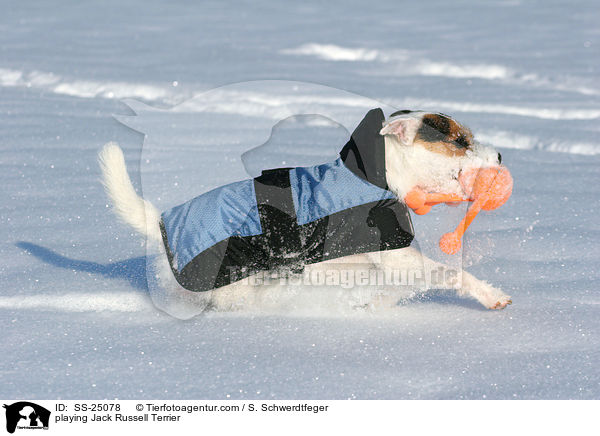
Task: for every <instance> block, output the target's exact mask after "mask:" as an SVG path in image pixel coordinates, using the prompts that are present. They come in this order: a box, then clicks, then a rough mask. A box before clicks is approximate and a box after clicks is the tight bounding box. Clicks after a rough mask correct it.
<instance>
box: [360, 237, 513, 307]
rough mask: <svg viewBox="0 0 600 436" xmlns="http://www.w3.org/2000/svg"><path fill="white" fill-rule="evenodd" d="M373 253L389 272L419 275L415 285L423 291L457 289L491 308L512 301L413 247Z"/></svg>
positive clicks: (473, 277)
mask: <svg viewBox="0 0 600 436" xmlns="http://www.w3.org/2000/svg"><path fill="white" fill-rule="evenodd" d="M370 256H371V261H372V262H373V263H375V264H377V265H378V266H379V267H380V268H383V269H384V270H386V271H388V272H389V273H390V274H393V272H394V271H397V272H398V274H397V275H402V274H404V275H407V276H408V277H411V276H412V277H415V276H418V278H419V280H418V282H415V283H414V284H413V285H416V286H417V287H418V288H419V289H420V290H421V291H427V290H429V289H440V288H451V289H456V290H457V292H458V294H459V295H468V296H471V297H473V298H475V299H476V300H477V301H479V302H480V303H481V304H483V305H484V306H485V307H487V308H489V309H503V308H505V307H506V306H507V305H508V304H511V303H512V301H511V299H510V297H509V296H508V295H506V294H504V293H503V292H502V291H501V290H500V289H498V288H495V287H493V286H492V285H490V284H489V283H487V282H485V281H483V280H479V279H477V278H476V277H475V276H473V275H472V274H470V273H468V272H466V271H464V270H462V269H459V270H456V269H454V268H452V267H449V266H447V265H444V264H442V263H439V262H436V261H434V260H432V259H430V258H428V257H427V256H425V255H423V254H422V253H421V252H420V251H419V250H417V249H415V248H413V247H407V248H401V249H399V250H390V251H381V252H375V253H370ZM461 279H462V280H461ZM409 284H412V283H409Z"/></svg>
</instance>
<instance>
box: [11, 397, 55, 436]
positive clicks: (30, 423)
mask: <svg viewBox="0 0 600 436" xmlns="http://www.w3.org/2000/svg"><path fill="white" fill-rule="evenodd" d="M3 407H4V408H5V409H6V431H8V432H9V433H14V432H15V430H16V429H17V428H18V429H29V430H33V429H44V430H47V429H48V423H49V422H50V411H49V410H48V409H45V408H43V407H42V406H38V405H37V404H35V403H30V402H28V401H19V402H18V403H13V404H11V405H6V404H4V406H3Z"/></svg>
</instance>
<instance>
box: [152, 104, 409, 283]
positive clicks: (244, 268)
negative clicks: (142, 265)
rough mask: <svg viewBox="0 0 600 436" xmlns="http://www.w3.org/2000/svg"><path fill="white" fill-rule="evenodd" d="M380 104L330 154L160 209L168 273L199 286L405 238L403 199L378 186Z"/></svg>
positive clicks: (392, 245)
mask: <svg viewBox="0 0 600 436" xmlns="http://www.w3.org/2000/svg"><path fill="white" fill-rule="evenodd" d="M383 121H384V115H383V111H382V110H381V109H373V110H371V111H369V112H368V113H367V115H366V116H365V117H364V118H363V120H362V121H361V123H360V124H359V125H358V127H357V128H356V130H355V131H354V132H353V133H352V136H351V138H350V140H349V141H348V143H347V144H346V145H345V146H344V147H343V149H342V151H341V152H340V157H339V158H338V159H336V160H335V161H333V162H329V163H325V164H321V165H316V166H311V167H297V168H278V169H272V170H265V171H263V172H262V175H261V176H259V177H256V178H255V179H249V180H243V181H240V182H235V183H231V184H229V185H225V186H222V187H219V188H216V189H213V190H212V191H209V192H206V193H204V194H202V195H200V196H198V197H196V198H193V199H192V200H190V201H188V202H186V203H183V204H182V205H179V206H176V207H174V208H172V209H169V210H167V211H165V212H164V213H163V214H162V219H161V223H160V224H161V231H162V237H163V241H164V244H165V248H166V251H167V256H168V258H169V263H170V265H171V269H172V271H173V274H174V275H175V278H176V279H177V281H178V282H179V283H180V284H181V286H183V287H184V288H186V289H188V290H190V291H208V290H211V289H216V288H219V287H221V286H225V285H228V284H230V283H233V282H235V281H238V280H240V279H242V278H245V277H248V276H249V275H251V274H254V273H256V272H259V271H267V270H291V271H296V272H297V271H301V270H302V268H303V267H304V265H306V264H311V263H316V262H321V261H324V260H329V259H334V258H337V257H343V256H348V255H351V254H357V253H366V252H372V251H381V250H392V249H396V248H403V247H407V246H409V245H410V243H411V242H412V240H413V237H414V232H413V227H412V222H411V219H410V214H409V212H408V208H407V207H406V205H405V204H404V203H403V202H401V201H398V199H397V198H396V196H395V195H394V194H393V193H392V192H391V191H390V190H389V189H388V186H387V181H386V178H385V140H384V138H383V137H382V136H381V135H380V134H379V130H380V129H381V127H382V122H383Z"/></svg>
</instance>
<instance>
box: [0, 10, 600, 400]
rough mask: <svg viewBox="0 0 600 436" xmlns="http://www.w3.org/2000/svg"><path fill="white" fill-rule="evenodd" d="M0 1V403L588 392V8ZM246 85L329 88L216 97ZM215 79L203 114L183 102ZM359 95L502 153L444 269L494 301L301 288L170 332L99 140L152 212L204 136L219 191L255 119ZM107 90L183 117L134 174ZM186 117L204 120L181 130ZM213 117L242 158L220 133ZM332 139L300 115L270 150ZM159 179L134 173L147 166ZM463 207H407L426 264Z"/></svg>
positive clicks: (183, 195)
mask: <svg viewBox="0 0 600 436" xmlns="http://www.w3.org/2000/svg"><path fill="white" fill-rule="evenodd" d="M3 6H4V7H3V8H2V10H3V13H2V14H0V28H1V29H2V32H1V33H0V35H1V36H0V53H1V55H0V113H1V114H2V115H1V118H0V119H1V121H0V138H1V140H0V147H1V149H2V160H1V162H0V163H1V165H2V170H3V171H2V172H0V181H1V184H2V186H3V194H2V202H1V203H0V223H1V228H2V238H1V239H0V241H1V242H0V253H1V256H2V265H0V271H1V274H0V289H1V291H0V323H1V325H2V329H3V331H4V340H3V341H2V344H1V345H0V347H1V348H0V350H1V352H2V353H3V355H4V356H6V357H5V358H4V359H3V360H2V364H1V366H0V374H1V383H0V386H1V388H0V396H1V397H4V398H27V399H31V400H35V399H44V398H45V399H48V398H57V399H58V398H62V399H75V398H88V399H94V398H98V399H100V398H120V399H127V398H140V397H142V398H155V399H158V398H170V399H187V398H213V399H225V398H233V399H241V398H252V399H282V398H284V399H292V398H305V399H318V398H322V399H332V398H335V399H344V398H363V399H367V398H380V399H383V398H395V399H417V398H419V399H483V398H486V399H512V398H519V399H526V398H529V399H592V398H594V399H598V398H599V397H600V374H599V370H598V360H599V359H598V358H599V354H600V353H599V351H598V350H600V339H599V338H598V332H599V327H600V316H599V310H600V294H599V292H600V291H599V289H598V280H599V278H600V273H599V272H598V264H599V261H600V250H598V243H599V242H600V225H599V224H598V223H599V221H598V218H597V217H598V214H599V212H600V211H599V206H600V201H599V198H600V196H599V193H600V192H599V191H600V187H599V184H598V181H599V175H600V170H599V169H598V168H600V156H599V155H600V142H599V141H598V134H599V132H600V129H599V127H598V126H599V124H598V119H599V118H600V102H599V100H598V96H599V94H600V81H599V79H598V77H599V76H598V68H599V67H600V65H599V64H598V59H600V40H599V39H598V35H599V33H598V27H597V17H598V14H599V12H600V10H599V6H598V4H597V3H596V2H593V1H591V0H582V1H579V2H575V3H573V2H571V3H565V2H563V3H560V2H556V3H554V2H551V3H548V2H541V1H539V2H536V1H532V2H520V1H495V2H486V3H479V2H473V1H460V2H454V3H451V4H450V3H448V2H441V1H438V0H434V1H432V2H427V3H426V4H423V3H419V2H412V3H403V4H402V5H399V4H398V3H397V2H391V1H389V2H383V3H381V2H380V3H378V4H377V5H376V6H374V5H370V4H364V3H360V2H351V3H344V4H341V3H340V4H337V3H336V2H329V3H326V4H325V3H323V2H313V1H308V2H302V3H294V4H291V3H290V4H284V3H282V4H278V5H275V4H271V3H270V2H267V1H259V2H253V3H252V5H250V4H240V5H237V6H236V7H225V6H223V5H222V4H221V3H220V2H203V3H202V5H201V6H200V5H198V6H194V7H191V6H183V5H180V4H174V3H169V4H168V6H167V5H165V4H160V3H153V2H141V1H133V2H129V3H128V4H127V5H126V6H125V5H122V4H121V2H117V1H109V2H104V3H103V4H102V5H96V6H94V5H89V4H85V5H84V4H82V5H74V4H73V3H70V2H61V1H59V2H53V3H52V5H49V4H45V3H13V4H11V5H10V7H8V5H3ZM250 80H290V81H299V82H309V83H312V84H319V85H323V86H324V87H332V88H336V89H339V90H345V91H348V94H347V95H346V96H345V97H343V98H338V99H334V100H331V99H328V98H326V97H325V96H324V95H323V94H319V93H308V94H302V93H300V95H294V94H293V93H287V94H286V93H284V92H280V93H278V94H276V95H274V94H272V93H270V92H265V89H253V90H252V92H250V91H248V92H247V93H245V94H244V93H241V94H240V93H238V94H237V95H238V96H240V95H241V97H240V98H242V99H243V101H244V102H245V103H244V104H243V105H240V106H236V105H232V104H229V103H230V102H231V97H232V95H231V94H227V89H229V88H227V86H228V85H231V84H235V83H237V82H246V81H250ZM218 87H225V88H223V90H222V91H223V92H221V94H218V93H217V94H213V95H214V96H215V99H214V100H213V101H212V111H211V105H208V106H206V105H204V106H202V104H200V105H199V103H202V102H204V103H206V101H205V100H202V98H201V96H202V95H203V94H204V93H206V92H207V91H210V90H212V89H214V88H218ZM204 95H205V94H204ZM353 96H355V97H353ZM356 96H364V98H368V99H374V100H377V101H380V102H383V103H382V104H387V105H390V106H394V107H398V108H411V109H425V110H435V111H442V112H446V113H449V114H450V115H453V116H454V117H456V118H457V119H458V120H460V121H462V122H464V123H465V124H466V125H468V126H469V127H470V128H471V129H472V130H473V132H474V134H475V136H476V137H478V138H480V139H481V140H482V141H483V142H486V143H490V144H493V145H495V146H497V147H499V150H500V151H501V153H502V156H503V162H504V163H506V165H507V166H508V167H509V168H510V171H511V173H512V175H513V178H514V180H515V185H514V191H513V196H512V198H511V199H510V200H509V202H508V203H507V204H506V205H504V206H503V207H502V208H500V209H498V210H497V211H493V212H489V213H482V214H480V216H478V218H477V219H476V220H475V221H474V223H473V224H472V225H471V227H470V228H469V230H468V231H467V234H466V236H465V241H464V243H465V251H464V257H463V259H462V260H463V262H464V264H465V266H466V267H467V269H468V270H469V271H471V272H472V273H473V274H475V276H477V277H479V278H485V279H486V280H488V281H489V282H491V283H494V284H496V285H498V286H500V287H501V288H502V289H504V290H505V291H506V292H507V293H508V294H510V295H511V296H512V297H513V302H514V303H513V305H512V306H510V307H508V308H507V309H506V310H503V311H500V312H498V311H488V310H485V309H483V308H482V307H480V306H479V305H478V303H476V302H475V301H472V300H468V299H465V298H459V297H457V296H455V295H454V294H453V293H451V292H441V291H438V292H433V293H431V294H430V295H427V296H422V297H415V298H413V299H410V300H408V301H403V302H402V304H401V305H399V306H398V307H396V308H394V309H393V310H387V311H383V310H372V311H368V310H367V311H359V310H355V311H349V310H340V308H336V307H325V308H323V307H319V308H318V309H319V310H314V311H312V312H311V310H310V303H311V298H315V300H318V297H315V295H316V294H315V293H314V292H311V291H310V290H308V289H306V298H304V299H302V301H301V302H302V303H303V304H304V306H302V307H301V308H300V309H302V310H299V308H298V306H297V305H296V306H294V305H292V306H286V307H276V308H275V309H273V308H268V309H267V308H264V310H260V308H258V309H257V308H255V309H257V310H252V311H242V312H235V313H219V312H211V313H207V314H203V315H200V316H197V317H195V318H193V319H191V320H188V321H181V320H178V319H176V318H173V317H170V316H169V315H167V314H165V313H164V312H161V311H160V310H158V309H157V308H156V307H155V306H154V305H153V304H152V301H151V299H150V297H149V295H148V291H147V283H146V271H145V265H146V263H145V259H144V255H145V246H144V243H143V241H141V240H140V238H139V237H137V236H135V235H133V233H132V232H131V231H130V230H129V229H128V228H126V227H125V226H123V225H122V224H120V223H119V222H118V221H117V220H116V219H115V217H114V216H113V215H112V214H111V211H110V207H108V206H107V199H106V196H105V195H104V193H103V191H102V187H101V185H100V182H99V170H98V166H97V163H96V154H97V152H98V150H99V148H100V147H101V146H102V144H104V143H106V142H108V141H110V140H114V141H116V142H118V143H119V144H120V145H121V146H122V147H123V148H124V150H125V154H126V159H127V163H128V166H129V168H130V173H131V174H132V178H133V180H134V184H135V185H136V187H137V188H138V189H140V190H144V192H145V191H146V190H148V191H149V194H150V195H152V196H154V197H161V196H162V204H160V206H161V208H164V207H165V206H168V203H170V202H175V201H177V200H182V201H184V200H185V199H188V198H190V195H197V194H198V191H199V190H201V189H203V187H202V186H195V185H194V183H190V180H193V179H191V177H193V174H194V169H195V171H196V172H197V171H198V162H199V161H198V160H197V159H192V158H190V157H189V156H190V154H189V153H191V152H192V151H194V150H196V151H197V147H198V146H199V145H200V146H202V145H211V146H212V147H213V149H211V150H212V151H210V152H208V153H206V155H205V162H204V163H203V164H204V165H208V167H209V169H210V170H211V171H214V178H213V179H212V180H213V181H214V182H213V183H219V182H220V179H222V178H225V177H227V176H231V174H229V175H226V174H223V169H226V168H228V167H227V166H228V165H230V164H231V162H229V163H228V162H227V160H228V159H229V160H236V161H237V162H238V163H239V162H241V157H240V155H239V150H241V149H242V148H251V147H253V146H257V145H260V144H261V143H262V142H261V140H263V141H264V138H262V136H261V132H259V131H258V130H257V129H256V128H254V129H253V123H254V122H255V121H256V119H263V120H264V119H268V122H269V123H271V125H272V124H273V122H274V120H275V121H276V119H277V118H278V117H279V116H280V115H281V114H280V113H278V112H277V107H278V105H280V104H281V103H282V102H284V103H287V102H290V101H292V102H296V103H302V104H314V105H315V106H317V107H321V108H322V107H325V106H327V107H329V109H330V110H332V111H334V113H336V114H337V113H345V112H348V111H349V110H350V108H352V107H353V105H355V104H356V103H357V101H362V100H361V99H360V98H359V97H356ZM125 98H129V99H137V100H141V101H142V102H143V103H144V104H145V105H149V106H153V107H156V108H159V109H162V110H165V111H163V112H161V114H164V113H168V114H169V117H171V116H172V117H173V118H172V119H171V118H168V120H169V122H170V121H171V120H177V123H179V124H177V123H175V124H177V125H175V126H174V127H173V128H172V129H171V130H169V129H168V128H167V127H169V126H170V124H169V125H168V126H165V132H164V133H163V134H164V135H165V137H164V138H162V137H161V138H160V144H156V143H154V144H153V145H152V142H151V141H152V136H151V135H149V136H148V138H147V139H148V140H149V141H150V142H149V144H151V145H152V146H153V147H154V148H152V147H150V148H149V150H153V151H155V152H156V155H155V157H156V159H158V161H153V162H150V163H149V164H148V165H149V166H146V165H147V164H146V162H145V160H142V159H141V156H142V155H143V153H146V150H145V149H144V151H143V152H142V143H143V141H144V137H143V135H142V134H141V133H139V131H134V130H131V129H129V128H127V127H124V126H123V125H122V124H121V123H120V122H119V121H117V120H116V119H114V118H113V114H114V115H116V116H117V117H118V118H119V120H124V119H129V120H130V122H131V123H135V118H139V117H134V116H133V115H135V114H134V112H133V111H132V110H131V109H130V107H128V105H125V104H124V103H123V102H121V99H125ZM357 98H358V100H356V99H357ZM173 106H175V107H176V109H174V110H169V111H166V110H167V109H170V108H171V107H173ZM261 107H263V108H264V107H267V108H270V109H268V110H267V111H266V112H264V113H262V114H261V113H258V112H257V111H258V110H260V108H261ZM161 116H162V115H161ZM203 116H206V117H208V118H206V119H208V120H212V121H215V124H214V125H211V124H210V123H209V124H207V125H203V126H202V128H201V129H199V127H198V125H196V124H195V121H197V120H198V119H200V118H199V117H203ZM261 117H262V118H261ZM157 120H158V121H159V122H160V121H161V120H162V121H164V120H165V119H164V118H158V119H157ZM231 121H234V129H232V130H237V129H240V130H239V132H241V133H240V138H248V139H247V141H248V142H247V145H248V147H246V145H245V144H241V145H240V144H237V143H235V141H234V140H233V138H234V137H235V135H232V132H231V131H224V130H223V129H222V128H221V126H223V125H226V124H227V123H228V122H229V123H231ZM265 122H266V121H265ZM261 125H263V124H261ZM169 128H170V127H169ZM140 131H142V132H143V130H141V129H140ZM169 132H170V134H169ZM144 133H145V132H144ZM242 133H243V134H242ZM346 135H347V133H346V131H345V130H344V128H343V127H342V126H341V125H339V124H331V123H327V122H323V121H322V120H321V121H319V119H318V118H315V117H310V116H303V117H297V118H293V119H288V120H286V121H283V122H281V123H279V124H277V126H276V127H275V129H274V131H273V136H272V138H271V139H270V141H271V142H272V145H273V147H275V148H276V149H278V150H279V148H277V147H279V146H281V144H283V149H286V148H287V149H290V148H292V147H293V148H294V149H295V150H296V152H297V155H296V156H295V157H294V159H300V160H306V161H307V162H309V163H310V162H312V160H314V159H316V158H317V157H319V156H321V153H323V151H319V147H321V146H322V147H324V149H326V150H329V151H330V150H331V148H330V147H331V144H339V145H340V146H341V145H342V144H343V143H344V141H345V138H346ZM198 136H200V137H198ZM163 139H165V141H163ZM167 139H168V140H167ZM146 145H147V144H145V145H144V147H146ZM242 145H243V147H242ZM327 147H329V148H327ZM233 150H236V153H238V154H236V153H232V151H233ZM329 151H326V152H329ZM276 158H277V159H283V157H282V155H277V156H276ZM309 163H307V164H309ZM154 165H156V168H160V170H158V171H159V172H158V173H157V174H155V175H154V177H152V174H148V173H147V172H146V171H145V168H154V167H153V166H154ZM240 165H241V164H240ZM205 168H206V167H205ZM238 168H243V167H242V166H239V167H238ZM241 175H242V174H241V170H240V176H241ZM206 188H208V187H207V186H205V187H204V189H206ZM165 196H166V197H165ZM159 203H160V201H159ZM174 204H176V203H174ZM460 214H461V212H460V211H455V210H450V209H448V208H442V207H440V208H439V209H437V210H436V211H435V212H432V213H431V214H429V215H427V216H424V217H415V218H414V224H415V230H416V232H417V240H418V241H419V244H420V245H421V246H422V247H424V249H425V250H426V251H429V254H430V255H432V256H438V257H439V254H438V253H436V252H435V244H436V243H437V240H438V239H439V237H440V236H441V234H442V232H445V231H450V230H452V229H453V226H454V225H456V223H457V222H458V219H459V218H458V219H457V217H459V216H460ZM301 290H302V289H301ZM316 302H317V303H318V301H316ZM296 309H298V310H296Z"/></svg>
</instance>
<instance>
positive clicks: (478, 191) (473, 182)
mask: <svg viewBox="0 0 600 436" xmlns="http://www.w3.org/2000/svg"><path fill="white" fill-rule="evenodd" d="M458 181H459V183H460V184H461V186H462V188H463V190H464V191H465V193H466V194H467V195H468V198H463V197H461V196H459V195H456V194H443V193H430V192H425V191H423V190H422V189H421V188H419V187H416V188H413V189H412V190H411V191H410V192H409V193H408V194H406V196H405V197H404V202H405V203H406V205H407V206H408V207H410V208H411V209H412V210H414V212H415V213H416V214H417V215H424V214H426V213H427V212H429V211H430V210H431V207H432V206H435V205H436V204H439V203H450V204H452V203H456V202H460V201H472V202H473V203H472V204H471V206H470V207H469V209H468V210H467V213H466V214H465V217H464V218H463V219H462V221H461V222H460V224H459V225H458V226H457V227H456V230H454V231H453V232H450V233H446V234H445V235H443V236H442V238H441V239H440V243H439V244H440V249H441V250H442V251H443V252H444V253H446V254H456V253H457V252H458V251H459V250H460V247H461V241H460V239H461V238H462V236H463V235H464V233H465V231H466V230H467V228H468V227H469V225H470V224H471V222H473V220H474V219H475V217H476V216H477V214H478V213H479V211H480V210H481V209H483V210H493V209H497V208H499V207H500V206H502V205H503V204H504V203H506V200H508V199H509V197H510V195H511V194H512V188H513V179H512V176H511V175H510V172H509V171H508V169H507V168H506V167H505V166H497V167H489V168H477V169H473V170H468V171H464V172H461V174H460V175H459V176H458Z"/></svg>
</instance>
